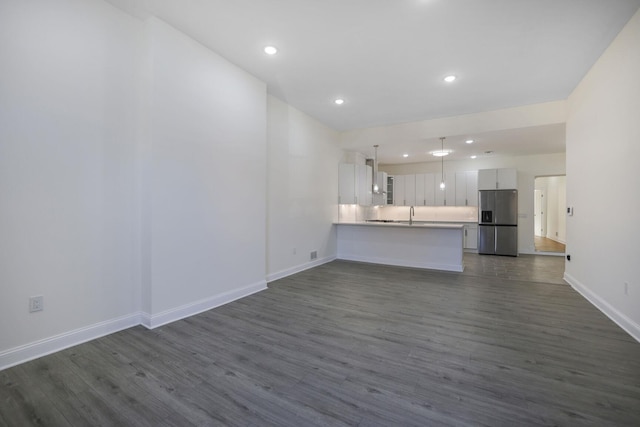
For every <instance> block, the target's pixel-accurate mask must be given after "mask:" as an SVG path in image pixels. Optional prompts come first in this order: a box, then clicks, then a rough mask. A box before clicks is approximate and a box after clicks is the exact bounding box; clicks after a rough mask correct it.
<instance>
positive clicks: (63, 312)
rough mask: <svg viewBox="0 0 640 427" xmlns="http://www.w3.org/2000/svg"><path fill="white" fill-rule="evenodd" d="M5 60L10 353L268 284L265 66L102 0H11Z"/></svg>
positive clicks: (2, 107) (2, 135) (1, 85)
mask: <svg viewBox="0 0 640 427" xmlns="http://www.w3.org/2000/svg"><path fill="white" fill-rule="evenodd" d="M0 64H2V66H1V67H0V194H2V197H1V198H0V204H1V205H0V236H2V238H0V254H1V256H0V284H1V287H0V291H1V294H0V369H2V368H3V367H7V366H11V365H13V364H16V363H20V362H22V361H25V360H28V359H31V358H34V357H38V356H41V355H43V354H47V353H49V352H53V351H56V350H59V349H61V348H64V347H68V346H70V345H74V344H77V343H79V342H82V341H86V340H89V339H92V338H95V337H97V336H100V335H104V334H107V333H110V332H114V331H116V330H119V329H123V328H126V327H129V326H133V325H136V324H140V323H143V324H145V325H146V326H149V327H154V326H158V325H160V324H163V323H165V322H168V321H172V320H175V319H178V318H181V317H184V316H188V315H191V314H194V313H196V312H199V311H202V310H206V309H208V308H211V307H215V306H217V305H220V304H222V303H225V302H228V301H231V300H233V299H236V298H239V297H242V296H244V295H247V294H249V293H252V292H256V291H258V290H260V289H264V288H265V286H266V280H265V279H266V266H265V259H266V246H267V243H266V224H265V223H266V216H267V209H266V193H267V186H266V179H267V169H266V168H267V141H266V129H267V118H266V115H267V113H266V111H267V100H266V85H265V84H264V83H263V82H260V81H258V80H257V79H255V78H254V77H253V76H251V75H249V74H248V73H246V72H244V71H242V70H240V69H239V68H237V67H236V66H234V65H232V64H230V63H229V62H227V61H226V60H224V59H223V58H221V57H220V56H218V55H217V54H215V53H213V52H211V51H209V50H207V49H206V48H204V47H203V46H201V45H199V44H198V43H196V42H195V41H193V40H192V39H190V38H189V37H186V36H185V35H184V34H182V33H180V32H178V31H177V30H175V29H173V28H171V27H169V26H168V25H166V24H164V23H162V22H161V21H158V20H156V19H153V18H152V19H150V20H149V21H148V22H143V21H140V20H137V19H135V18H132V17H131V16H129V15H127V14H125V13H123V12H122V11H120V10H118V9H116V8H114V7H113V6H111V5H109V4H107V3H104V2H102V1H100V0H57V1H55V2H54V1H30V2H24V1H18V0H16V1H9V0H7V1H3V2H1V3H0ZM336 164H337V162H336ZM335 179H337V178H335ZM335 191H337V190H335ZM314 225H315V224H314ZM319 249H320V248H319ZM32 295H43V296H44V311H41V312H37V313H33V314H30V313H28V310H27V307H28V298H29V296H32Z"/></svg>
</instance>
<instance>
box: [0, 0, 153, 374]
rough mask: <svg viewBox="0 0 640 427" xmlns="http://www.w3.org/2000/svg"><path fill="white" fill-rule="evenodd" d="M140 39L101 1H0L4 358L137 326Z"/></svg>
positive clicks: (0, 343)
mask: <svg viewBox="0 0 640 427" xmlns="http://www.w3.org/2000/svg"><path fill="white" fill-rule="evenodd" d="M140 36H141V27H140V23H139V21H136V20H134V19H133V18H131V17H130V16H128V15H126V14H124V13H122V12H121V11H119V10H117V9H115V8H114V7H113V6H111V5H109V4H107V3H104V2H102V1H94V0H86V1H85V0H82V1H81V0H76V1H56V2H51V1H45V0H34V1H29V2H25V1H21V0H15V1H13V0H6V1H4V0H3V1H2V2H0V64H2V66H0V194H1V195H2V196H1V197H0V236H1V238H0V295H1V296H0V367H2V366H3V365H5V366H6V365H10V364H12V363H15V362H17V361H21V360H23V359H24V358H30V357H33V356H34V354H42V353H46V352H48V351H53V350H54V349H55V348H56V345H63V346H64V345H66V344H70V343H76V342H78V341H82V340H85V339H89V338H93V337H95V336H97V335H100V334H104V333H107V332H108V331H112V330H114V329H118V328H123V327H127V326H130V325H132V324H137V323H138V316H137V313H138V310H139V305H140V290H139V287H138V286H137V264H138V254H137V252H136V249H135V248H136V236H137V229H136V220H135V212H136V191H135V189H136V185H135V182H136V165H135V158H136V144H135V138H136V120H137V109H136V96H137V72H136V68H135V66H132V64H136V63H137V56H138V48H139V46H140V43H139V40H140ZM33 295H43V296H44V310H43V311H41V312H37V313H33V314H30V313H29V312H28V310H27V308H28V299H29V297H30V296H33ZM52 338H55V339H56V340H57V341H56V342H55V343H52V342H51V341H52ZM36 347H37V348H36ZM32 348H36V349H35V350H34V351H35V353H31V352H30V350H31V349H32Z"/></svg>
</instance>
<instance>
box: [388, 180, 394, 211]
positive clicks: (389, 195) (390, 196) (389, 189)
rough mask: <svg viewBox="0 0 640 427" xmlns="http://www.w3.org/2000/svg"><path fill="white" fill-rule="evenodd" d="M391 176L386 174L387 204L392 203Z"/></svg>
mask: <svg viewBox="0 0 640 427" xmlns="http://www.w3.org/2000/svg"><path fill="white" fill-rule="evenodd" d="M393 187H394V186H393V177H392V176H388V175H387V205H393V194H394V193H393Z"/></svg>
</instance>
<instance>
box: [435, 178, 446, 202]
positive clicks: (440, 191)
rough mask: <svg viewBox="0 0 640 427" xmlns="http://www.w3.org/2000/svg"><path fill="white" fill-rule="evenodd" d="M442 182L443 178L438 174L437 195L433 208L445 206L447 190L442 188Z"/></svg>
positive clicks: (436, 182) (436, 181) (436, 180)
mask: <svg viewBox="0 0 640 427" xmlns="http://www.w3.org/2000/svg"><path fill="white" fill-rule="evenodd" d="M441 180H442V178H441V176H440V175H439V174H436V176H435V182H434V184H435V185H434V193H435V197H434V199H435V200H434V203H433V206H444V198H445V195H446V193H445V190H444V189H442V188H440V181H441Z"/></svg>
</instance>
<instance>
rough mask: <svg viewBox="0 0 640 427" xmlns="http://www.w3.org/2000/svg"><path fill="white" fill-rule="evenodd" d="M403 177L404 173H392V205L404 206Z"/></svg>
mask: <svg viewBox="0 0 640 427" xmlns="http://www.w3.org/2000/svg"><path fill="white" fill-rule="evenodd" d="M404 177H405V175H394V177H393V205H394V206H404Z"/></svg>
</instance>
